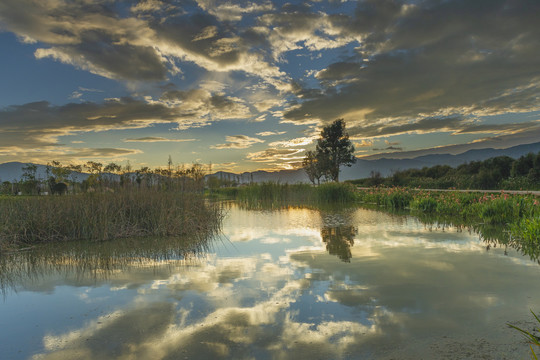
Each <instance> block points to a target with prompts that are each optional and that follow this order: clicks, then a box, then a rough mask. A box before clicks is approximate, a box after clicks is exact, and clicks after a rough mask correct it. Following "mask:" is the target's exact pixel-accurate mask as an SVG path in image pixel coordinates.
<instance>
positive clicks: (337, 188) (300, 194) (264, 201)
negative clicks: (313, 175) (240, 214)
mask: <svg viewBox="0 0 540 360" xmlns="http://www.w3.org/2000/svg"><path fill="white" fill-rule="evenodd" d="M235 199H237V200H238V201H240V202H241V203H244V204H247V205H250V206H251V207H257V206H259V205H261V206H263V207H268V205H269V204H274V205H275V206H281V205H284V204H297V205H300V204H304V205H310V204H334V203H350V202H354V201H356V199H357V198H356V193H355V189H354V187H353V186H352V185H350V184H345V183H326V184H322V185H320V186H312V185H308V184H286V183H285V184H280V183H276V182H265V183H256V184H250V185H248V186H242V187H239V188H238V191H237V193H236V196H235Z"/></svg>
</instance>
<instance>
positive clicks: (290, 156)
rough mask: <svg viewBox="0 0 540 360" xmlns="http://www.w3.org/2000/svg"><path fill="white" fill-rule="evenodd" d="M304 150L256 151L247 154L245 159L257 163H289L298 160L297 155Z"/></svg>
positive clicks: (271, 149)
mask: <svg viewBox="0 0 540 360" xmlns="http://www.w3.org/2000/svg"><path fill="white" fill-rule="evenodd" d="M303 151H304V149H274V148H270V149H266V150H263V151H257V152H253V153H248V154H247V156H246V158H247V159H248V160H251V161H257V162H271V161H290V160H298V159H301V158H302V157H299V156H298V154H299V153H301V152H303Z"/></svg>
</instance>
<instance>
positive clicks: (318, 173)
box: [302, 150, 324, 185]
mask: <svg viewBox="0 0 540 360" xmlns="http://www.w3.org/2000/svg"><path fill="white" fill-rule="evenodd" d="M302 167H303V168H304V170H305V171H306V174H307V176H308V178H309V181H311V182H312V183H313V184H315V181H317V185H318V184H320V180H321V177H322V176H323V175H324V166H323V163H322V162H321V161H319V159H318V158H317V153H316V152H315V151H312V150H309V151H307V152H306V157H305V158H304V160H303V161H302Z"/></svg>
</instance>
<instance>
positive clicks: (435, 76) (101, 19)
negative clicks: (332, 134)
mask: <svg viewBox="0 0 540 360" xmlns="http://www.w3.org/2000/svg"><path fill="white" fill-rule="evenodd" d="M538 14H540V1H538V0H528V1H527V0H507V1H503V0H475V1H470V0H439V1H437V0H433V1H422V0H409V1H398V0H359V1H348V0H318V1H289V2H286V1H270V0H268V1H265V0H263V1H249V0H229V1H218V0H177V1H174V0H141V1H135V0H132V1H130V0H2V1H0V49H1V51H0V163H4V162H10V161H21V162H33V163H40V164H46V163H48V162H51V161H52V160H56V161H60V162H61V163H63V164H81V163H85V162H87V161H98V162H102V163H103V164H108V163H110V162H115V163H118V164H121V165H127V164H128V163H129V164H130V165H131V166H132V167H134V168H140V167H144V166H148V167H151V168H155V167H159V166H165V165H166V164H167V161H168V158H169V156H170V158H171V160H172V161H173V163H174V164H176V165H178V166H180V164H192V163H195V162H197V163H201V164H212V170H213V171H217V170H225V171H232V172H237V173H239V172H243V171H254V170H281V169H293V168H297V167H299V166H300V165H301V161H302V158H303V157H304V156H305V151H307V150H313V149H314V148H315V144H316V139H317V138H318V137H319V134H320V131H321V130H322V128H323V127H324V126H326V125H328V124H330V123H331V122H332V121H334V120H336V119H340V118H341V119H344V120H345V122H346V124H347V131H348V133H349V135H350V138H351V140H352V142H353V144H354V145H355V149H356V150H355V155H356V156H358V157H365V158H368V159H374V158H380V157H394V158H400V157H412V156H415V155H420V154H422V155H423V154H429V153H460V152H464V151H466V150H469V149H473V148H487V147H493V148H506V147H510V146H514V145H519V144H526V143H532V142H537V141H539V140H540V22H539V21H538Z"/></svg>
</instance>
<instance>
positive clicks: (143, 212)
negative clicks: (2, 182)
mask: <svg viewBox="0 0 540 360" xmlns="http://www.w3.org/2000/svg"><path fill="white" fill-rule="evenodd" d="M221 219H222V211H221V209H220V207H219V205H218V204H215V203H209V202H207V201H206V200H205V199H204V198H203V196H202V195H201V194H197V193H182V192H178V191H158V190H152V189H144V190H137V189H127V190H119V191H117V192H114V193H111V192H106V193H105V192H99V193H84V194H78V195H67V196H43V197H37V196H33V197H32V196H31V197H24V198H17V197H10V198H3V199H0V250H2V249H3V250H6V249H10V248H13V247H18V246H22V245H28V244H35V243H44V242H52V241H65V240H82V239H85V240H109V239H114V238H125V237H134V236H179V235H184V234H190V233H194V232H197V231H206V230H208V229H211V228H215V227H219V224H220V221H221Z"/></svg>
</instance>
